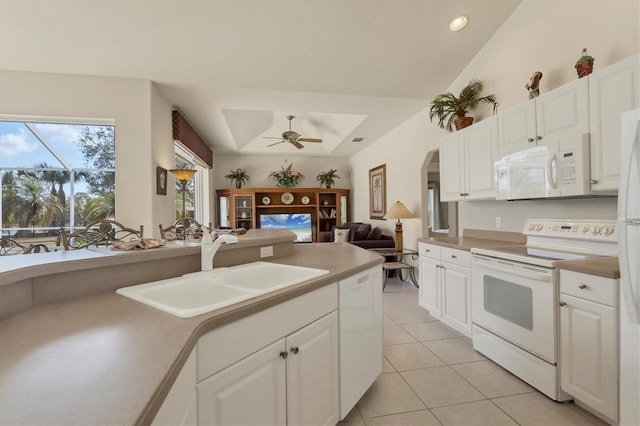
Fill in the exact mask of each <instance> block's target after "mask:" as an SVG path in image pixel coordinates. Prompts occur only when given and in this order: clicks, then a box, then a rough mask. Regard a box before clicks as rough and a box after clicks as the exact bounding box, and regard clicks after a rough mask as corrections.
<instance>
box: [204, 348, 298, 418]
mask: <svg viewBox="0 0 640 426" xmlns="http://www.w3.org/2000/svg"><path fill="white" fill-rule="evenodd" d="M285 350H286V349H285V340H284V339H281V340H279V341H277V342H276V343H273V344H271V345H269V346H267V347H266V348H264V349H262V350H260V351H258V352H256V353H254V354H253V355H251V356H248V357H247V358H245V359H243V360H241V361H239V362H237V363H235V364H233V365H232V366H230V367H228V368H225V369H224V370H222V371H220V372H219V373H217V374H215V375H213V376H211V377H209V378H208V379H206V380H204V381H202V382H200V383H198V385H197V391H198V423H199V424H204V425H220V426H223V425H224V426H228V425H285V424H286V423H287V406H286V404H287V402H286V362H285V360H284V359H283V358H282V357H281V355H280V354H281V353H283V352H284V351H285Z"/></svg>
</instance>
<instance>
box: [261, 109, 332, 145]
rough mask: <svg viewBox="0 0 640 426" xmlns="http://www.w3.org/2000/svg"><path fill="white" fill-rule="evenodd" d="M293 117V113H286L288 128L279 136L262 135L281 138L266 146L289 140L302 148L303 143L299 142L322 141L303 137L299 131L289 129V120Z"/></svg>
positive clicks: (269, 137)
mask: <svg viewBox="0 0 640 426" xmlns="http://www.w3.org/2000/svg"><path fill="white" fill-rule="evenodd" d="M295 117H296V116H295V115H287V120H289V130H288V131H286V132H284V133H282V136H281V137H279V138H276V137H272V136H263V138H265V139H282V140H281V141H280V142H276V143H272V144H271V145H267V147H269V146H274V145H278V144H281V143H285V142H289V143H290V144H291V145H293V146H295V147H296V148H298V149H302V148H304V145H302V144H301V143H300V142H313V143H322V139H316V138H303V137H302V135H301V134H300V133H298V132H295V131H293V130H291V120H293V119H294V118H295Z"/></svg>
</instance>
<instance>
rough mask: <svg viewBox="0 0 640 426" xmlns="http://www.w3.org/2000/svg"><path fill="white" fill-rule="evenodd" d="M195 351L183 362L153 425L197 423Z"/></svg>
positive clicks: (175, 425) (169, 425) (171, 425)
mask: <svg viewBox="0 0 640 426" xmlns="http://www.w3.org/2000/svg"><path fill="white" fill-rule="evenodd" d="M195 387H196V351H193V352H192V353H191V355H189V358H188V359H187V362H185V364H184V366H183V367H182V370H181V371H180V374H179V375H178V377H177V378H176V381H175V382H174V383H173V386H172V387H171V390H169V393H168V394H167V396H166V397H165V399H164V402H163V403H162V405H161V406H160V409H159V410H158V413H157V414H156V416H155V417H154V419H153V422H152V423H151V424H152V425H153V426H160V425H166V426H177V425H197V424H198V413H197V403H196V390H195Z"/></svg>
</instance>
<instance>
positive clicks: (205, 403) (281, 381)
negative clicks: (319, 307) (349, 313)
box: [197, 312, 339, 426]
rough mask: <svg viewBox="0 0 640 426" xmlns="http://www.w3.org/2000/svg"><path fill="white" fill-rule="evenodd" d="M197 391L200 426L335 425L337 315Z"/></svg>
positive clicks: (204, 383)
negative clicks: (265, 425) (252, 425)
mask: <svg viewBox="0 0 640 426" xmlns="http://www.w3.org/2000/svg"><path fill="white" fill-rule="evenodd" d="M197 389H198V419H199V423H200V424H206V425H220V426H222V425H232V424H234V425H235V424H256V425H257V424H269V425H285V424H290V425H301V424H317V425H334V424H336V423H337V422H338V421H339V419H338V316H337V313H336V312H332V313H330V314H329V315H327V316H325V317H323V318H321V319H319V320H317V321H315V322H313V323H311V324H309V325H308V326H306V327H304V328H302V329H300V330H298V331H297V332H295V333H293V334H291V335H290V336H287V337H286V338H284V339H280V340H278V341H277V342H275V343H273V344H271V345H269V346H267V347H266V348H264V349H262V350H260V351H258V352H256V353H255V354H252V355H250V356H248V357H247V358H244V359H242V360H241V361H239V362H237V363H235V364H233V365H231V366H230V367H227V368H225V369H224V370H222V371H220V372H218V373H216V374H215V375H213V376H211V377H209V378H208V379H206V380H204V381H202V382H200V383H198V385H197Z"/></svg>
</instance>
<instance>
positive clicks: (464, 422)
mask: <svg viewBox="0 0 640 426" xmlns="http://www.w3.org/2000/svg"><path fill="white" fill-rule="evenodd" d="M431 411H432V412H433V414H434V415H435V416H436V418H437V419H438V420H439V421H440V423H442V424H443V425H445V426H449V425H450V426H503V425H505V426H506V425H517V423H516V422H514V421H513V419H512V418H510V417H509V416H507V415H506V414H505V413H504V411H502V410H500V409H499V408H498V407H496V406H495V405H494V404H492V403H491V401H486V400H485V401H475V402H468V403H466V404H458V405H449V406H447V407H439V408H433V409H432V410H431Z"/></svg>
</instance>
